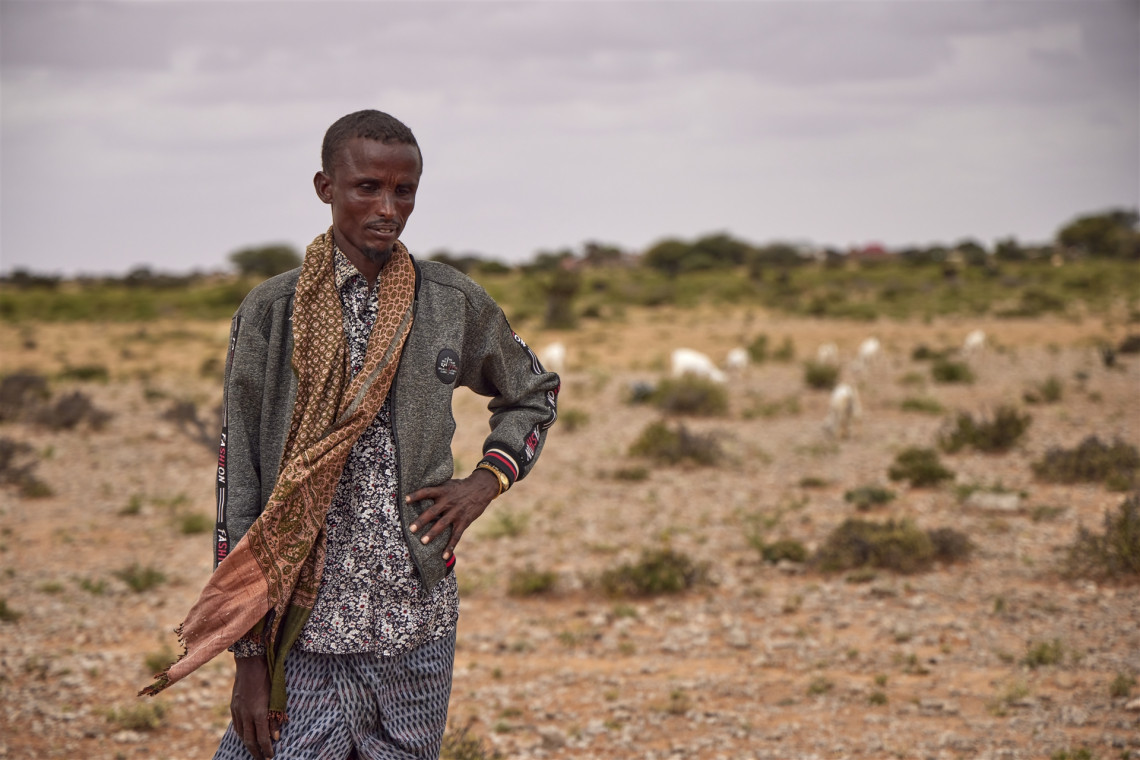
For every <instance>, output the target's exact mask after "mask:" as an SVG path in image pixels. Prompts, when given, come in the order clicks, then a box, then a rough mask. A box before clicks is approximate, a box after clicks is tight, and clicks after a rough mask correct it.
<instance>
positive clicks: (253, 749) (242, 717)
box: [230, 655, 281, 760]
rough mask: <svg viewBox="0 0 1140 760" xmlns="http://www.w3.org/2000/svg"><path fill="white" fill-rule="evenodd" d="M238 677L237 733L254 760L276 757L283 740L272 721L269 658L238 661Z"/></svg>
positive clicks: (232, 701) (235, 697) (235, 699)
mask: <svg viewBox="0 0 1140 760" xmlns="http://www.w3.org/2000/svg"><path fill="white" fill-rule="evenodd" d="M234 664H235V665H236V666H237V674H236V675H235V676H234V691H233V696H232V697H231V698H230V717H232V718H233V721H234V731H235V732H236V733H237V735H238V738H239V739H241V742H242V744H244V745H245V747H246V749H248V750H249V753H250V754H251V755H253V757H254V760H269V758H271V757H273V744H272V742H273V741H276V740H277V739H280V738H281V726H280V724H278V722H277V721H276V720H270V719H269V665H268V664H267V663H266V660H265V656H264V655H263V656H260V657H235V658H234Z"/></svg>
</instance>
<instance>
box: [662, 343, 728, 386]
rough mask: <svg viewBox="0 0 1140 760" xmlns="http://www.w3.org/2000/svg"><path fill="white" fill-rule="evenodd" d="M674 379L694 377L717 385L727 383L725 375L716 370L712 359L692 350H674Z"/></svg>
mask: <svg viewBox="0 0 1140 760" xmlns="http://www.w3.org/2000/svg"><path fill="white" fill-rule="evenodd" d="M672 364H673V377H681V376H683V375H694V376H696V377H702V378H705V379H708V380H712V381H714V382H717V383H723V382H724V381H725V376H724V373H723V372H721V371H720V370H719V369H717V368H716V365H715V364H713V361H712V359H710V358H708V357H707V356H705V355H704V354H702V353H701V352H700V351H694V350H693V349H691V348H675V349H673V357H672Z"/></svg>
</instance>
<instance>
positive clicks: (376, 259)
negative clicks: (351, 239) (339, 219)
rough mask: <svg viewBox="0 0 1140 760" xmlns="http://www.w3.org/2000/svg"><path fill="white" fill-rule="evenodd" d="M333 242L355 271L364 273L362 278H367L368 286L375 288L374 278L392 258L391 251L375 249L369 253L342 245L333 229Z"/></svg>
mask: <svg viewBox="0 0 1140 760" xmlns="http://www.w3.org/2000/svg"><path fill="white" fill-rule="evenodd" d="M333 244H334V245H336V247H337V249H338V250H339V251H340V252H341V253H343V254H344V256H345V258H347V259H348V260H349V261H350V262H351V263H352V265H353V266H354V267H356V271H358V272H360V274H362V275H364V279H366V280H368V287H370V288H375V287H376V279H377V278H378V277H379V276H380V270H381V269H383V268H384V265H385V264H387V263H388V260H389V259H391V258H392V252H391V251H384V252H379V251H377V252H375V255H369V254H368V253H365V252H362V251H358V250H356V249H355V248H350V247H346V246H342V245H341V244H340V242H339V241H337V239H336V232H335V231H334V232H333ZM370 253H371V252H370Z"/></svg>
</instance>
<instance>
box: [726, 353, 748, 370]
mask: <svg viewBox="0 0 1140 760" xmlns="http://www.w3.org/2000/svg"><path fill="white" fill-rule="evenodd" d="M724 368H725V369H727V370H729V371H730V372H739V371H741V370H743V369H747V368H748V349H745V348H734V349H732V350H731V351H729V352H728V356H726V357H725V359H724Z"/></svg>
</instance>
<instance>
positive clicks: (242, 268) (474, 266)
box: [0, 209, 1140, 289]
mask: <svg viewBox="0 0 1140 760" xmlns="http://www.w3.org/2000/svg"><path fill="white" fill-rule="evenodd" d="M1138 223H1140V214H1138V212H1137V210H1136V209H1110V210H1108V211H1104V212H1100V213H1092V214H1085V215H1082V216H1078V217H1076V218H1075V219H1073V220H1072V221H1070V222H1068V223H1067V224H1065V225H1064V226H1062V227H1061V228H1060V229H1059V230H1058V231H1057V234H1056V236H1055V238H1054V240H1053V241H1052V242H1049V243H1044V244H1036V245H1023V244H1022V243H1020V242H1019V241H1018V240H1017V239H1016V238H1013V237H1009V238H1004V239H1001V240H998V241H996V242H995V243H994V245H993V246H992V247H990V248H987V247H986V246H985V245H984V244H982V243H981V242H979V241H977V240H973V239H969V238H967V239H963V240H960V241H958V242H957V243H954V244H951V245H932V246H928V247H925V248H923V247H905V248H900V249H896V250H885V249H873V248H872V249H863V250H855V251H846V252H845V251H840V250H837V249H834V248H815V247H812V246H808V245H803V244H794V243H788V242H778V241H777V242H771V243H767V244H763V245H754V244H752V243H750V242H748V241H745V240H740V239H738V238H734V237H732V236H731V235H729V234H728V233H724V232H718V233H713V234H709V235H704V236H702V237H700V238H697V239H696V240H693V241H691V242H690V241H685V240H681V239H678V238H666V239H663V240H660V241H658V242H656V243H654V244H653V245H652V246H650V247H649V248H648V249H646V250H645V251H644V252H642V253H641V254H640V255H635V254H634V253H632V252H628V251H624V250H622V249H621V248H619V247H617V246H613V245H607V244H604V243H599V242H588V243H586V244H584V245H583V246H582V249H581V251H578V252H576V251H574V250H571V249H568V248H567V249H561V250H558V251H539V252H538V253H536V254H535V256H534V258H532V259H531V260H530V261H528V262H524V263H522V264H519V265H517V266H515V267H512V266H510V265H508V264H505V263H503V262H501V261H497V260H495V259H493V258H489V257H485V256H482V255H480V254H476V253H468V254H453V253H451V252H449V251H446V250H440V251H435V252H433V253H430V254H429V255H428V256H427V258H430V259H433V260H435V261H441V262H443V263H446V264H449V265H451V266H453V267H455V268H456V269H459V270H460V271H462V272H465V273H468V274H471V273H474V272H476V271H477V272H478V273H480V274H482V275H495V274H505V273H508V272H510V271H512V270H513V269H519V270H521V271H523V272H524V273H528V274H535V273H543V272H556V271H566V270H572V269H576V268H581V267H599V268H600V267H608V266H639V265H640V266H645V267H648V268H650V269H653V270H656V271H658V272H661V273H663V274H665V275H667V276H669V277H677V276H680V275H683V274H686V273H689V272H700V271H709V270H717V269H735V268H739V267H744V268H745V269H746V270H747V272H748V275H749V276H750V277H751V278H752V279H756V280H759V279H762V278H763V276H764V272H765V270H768V269H778V270H786V269H788V268H792V267H798V266H802V265H804V264H808V263H811V262H823V263H824V264H825V265H833V266H838V265H842V264H845V263H847V262H850V261H859V262H861V263H864V264H868V265H871V264H874V263H876V262H879V261H890V260H894V261H899V262H902V263H905V264H912V265H916V266H922V265H945V264H948V263H958V262H960V263H962V264H965V265H968V266H985V265H987V264H988V263H990V262H991V261H999V262H1002V261H1010V262H1012V261H1051V260H1053V259H1054V257H1056V256H1061V257H1064V258H1068V259H1073V258H1093V259H1116V260H1120V261H1140V227H1138ZM301 257H302V254H301V252H300V251H298V250H297V249H296V248H294V247H293V246H291V245H289V244H287V243H272V244H268V245H260V246H249V247H245V248H241V249H239V250H236V251H234V252H232V253H230V254H229V256H228V260H229V263H230V265H231V266H232V267H233V270H234V271H236V272H237V274H239V275H240V276H242V277H248V278H267V277H272V276H273V275H276V274H280V273H281V272H285V271H288V270H290V269H293V268H295V267H298V266H300V264H301ZM210 276H211V275H208V274H203V273H201V272H194V273H190V274H186V275H172V274H164V273H160V272H155V271H154V270H153V269H151V268H150V267H147V266H140V267H135V268H134V269H131V270H130V271H129V272H128V273H127V274H126V275H124V276H123V277H79V278H75V279H76V280H78V281H80V282H81V283H82V284H89V285H122V286H125V287H128V288H148V289H172V288H181V287H187V286H189V285H193V284H196V283H199V282H201V281H203V280H205V279H207V278H208V277H210ZM61 279H62V278H60V277H59V276H57V275H47V274H37V273H34V272H31V271H29V270H27V269H23V268H17V269H13V270H12V271H11V272H10V273H8V274H6V275H4V276H2V277H0V283H4V284H7V285H10V286H12V287H15V288H18V289H28V288H44V289H52V288H54V287H56V286H57V285H58V284H59V283H60V281H61Z"/></svg>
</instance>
